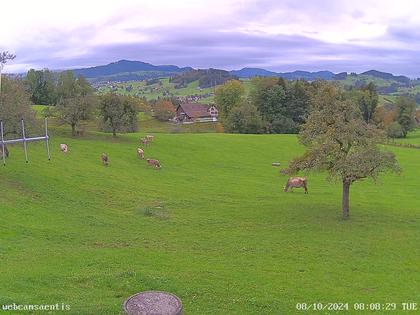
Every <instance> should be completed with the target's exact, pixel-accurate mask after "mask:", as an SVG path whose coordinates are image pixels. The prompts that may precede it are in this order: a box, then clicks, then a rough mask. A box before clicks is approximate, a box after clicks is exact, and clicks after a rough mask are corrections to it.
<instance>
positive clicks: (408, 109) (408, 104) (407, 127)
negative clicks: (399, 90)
mask: <svg viewBox="0 0 420 315" xmlns="http://www.w3.org/2000/svg"><path fill="white" fill-rule="evenodd" d="M395 104H396V106H397V110H396V120H397V122H398V123H399V124H400V126H401V129H402V135H403V137H404V138H405V137H406V136H407V133H408V132H409V131H411V130H413V129H414V128H415V127H416V122H415V117H416V106H417V105H416V101H415V100H414V99H412V98H408V97H405V96H400V97H398V98H397V101H396V102H395Z"/></svg>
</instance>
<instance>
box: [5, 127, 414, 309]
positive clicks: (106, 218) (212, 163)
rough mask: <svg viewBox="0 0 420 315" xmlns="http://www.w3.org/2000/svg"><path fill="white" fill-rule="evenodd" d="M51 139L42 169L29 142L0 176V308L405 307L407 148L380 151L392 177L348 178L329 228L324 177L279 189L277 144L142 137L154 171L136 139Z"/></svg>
mask: <svg viewBox="0 0 420 315" xmlns="http://www.w3.org/2000/svg"><path fill="white" fill-rule="evenodd" d="M143 130H144V129H143ZM157 131H158V130H157ZM51 133H52V141H51V145H52V149H53V150H52V153H53V156H52V160H51V161H50V162H48V161H47V160H46V158H45V150H44V147H43V144H30V145H29V156H30V163H29V164H25V163H24V162H23V160H24V158H23V152H22V150H21V148H20V147H18V146H15V147H11V148H10V151H11V155H10V158H9V160H8V161H7V166H6V167H2V168H1V169H0V200H1V206H0V213H1V220H0V265H1V272H0V304H8V303H13V302H15V303H20V304H44V303H45V304H47V303H67V304H70V305H71V311H70V312H67V314H102V315H106V314H121V313H122V311H121V305H122V303H123V301H124V300H125V299H126V298H127V297H128V296H130V295H132V294H134V293H136V292H139V291H143V290H165V291H170V292H172V293H174V294H176V295H177V296H179V297H180V298H181V299H182V301H183V304H184V309H185V314H309V313H308V312H298V311H296V310H295V305H296V303H300V302H306V303H314V302H323V303H326V302H348V303H354V302H366V303H368V302H380V303H387V302H395V303H401V302H410V301H411V302H419V301H418V297H419V295H420V286H419V281H420V264H419V257H420V246H419V243H420V212H419V209H420V201H419V199H418V194H419V185H418V178H419V177H420V168H419V167H418V163H419V158H420V151H419V150H414V149H408V148H391V149H392V150H393V151H394V152H395V153H396V154H397V157H398V159H399V162H400V164H401V167H402V168H403V173H402V174H401V175H399V176H397V175H387V176H384V177H383V178H382V180H381V183H380V184H379V185H374V184H373V183H372V182H370V181H366V182H362V183H357V184H355V185H354V187H353V188H352V191H351V209H350V215H351V219H350V220H348V221H342V220H341V219H340V215H341V213H340V188H341V187H340V185H339V184H334V183H328V182H326V181H325V175H324V174H313V175H310V176H309V194H308V195H305V194H303V191H302V190H299V189H297V190H296V191H295V192H293V193H284V192H283V191H282V187H283V184H284V182H285V180H286V178H285V177H284V176H280V175H279V172H278V169H277V168H273V167H271V163H272V162H275V161H279V162H281V163H282V164H283V165H285V164H286V162H287V161H288V160H290V159H291V158H292V157H294V156H295V155H297V154H300V153H302V148H301V147H300V146H299V145H298V144H297V140H296V137H295V136H292V135H228V134H215V133H213V134H168V133H155V142H154V143H153V144H152V146H151V147H150V148H147V149H146V156H147V157H152V158H157V159H159V160H160V161H161V163H162V165H163V168H162V170H160V171H156V170H154V169H152V168H149V167H147V166H146V163H145V162H144V161H141V160H138V158H137V157H136V154H135V149H136V147H137V145H138V139H139V137H140V136H142V135H144V134H143V133H141V134H130V135H124V136H119V137H117V138H116V139H113V138H112V136H109V135H106V134H102V133H92V134H88V135H87V136H86V137H83V138H71V137H67V136H64V135H63V134H62V132H61V131H59V129H57V130H52V132H51ZM60 134H61V135H60ZM63 142H64V143H67V144H68V145H69V148H70V152H69V154H68V155H67V156H65V155H63V154H61V153H60V152H59V150H58V146H59V143H63ZM101 152H107V153H108V154H109V157H110V166H109V167H103V166H102V165H101V163H100V160H99V155H100V154H101ZM416 299H417V300H416ZM351 307H352V306H351V305H350V308H351ZM62 313H64V312H62ZM363 313H369V312H368V311H365V312H360V311H359V312H355V311H349V312H340V314H363ZM380 313H381V312H376V314H380ZM15 314H16V312H15ZM316 314H335V313H334V312H330V313H328V312H316ZM392 314H403V312H401V311H400V312H399V311H394V312H392Z"/></svg>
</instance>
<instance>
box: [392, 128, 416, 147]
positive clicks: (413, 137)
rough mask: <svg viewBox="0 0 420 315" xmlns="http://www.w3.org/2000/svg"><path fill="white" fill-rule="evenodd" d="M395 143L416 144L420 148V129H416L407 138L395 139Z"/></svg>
mask: <svg viewBox="0 0 420 315" xmlns="http://www.w3.org/2000/svg"><path fill="white" fill-rule="evenodd" d="M395 142H398V143H409V144H415V145H419V146H420V129H416V130H414V131H412V132H409V133H408V134H407V138H402V139H395Z"/></svg>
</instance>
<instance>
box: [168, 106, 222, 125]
mask: <svg viewBox="0 0 420 315" xmlns="http://www.w3.org/2000/svg"><path fill="white" fill-rule="evenodd" d="M218 116H219V111H218V110H217V108H216V106H214V105H211V106H207V105H203V104H196V103H186V104H181V105H179V106H178V107H177V109H176V117H175V121H177V122H179V123H194V122H212V121H217V117H218Z"/></svg>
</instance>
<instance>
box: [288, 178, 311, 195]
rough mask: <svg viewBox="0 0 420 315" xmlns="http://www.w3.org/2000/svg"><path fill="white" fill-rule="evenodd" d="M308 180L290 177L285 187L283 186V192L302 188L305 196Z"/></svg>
mask: <svg viewBox="0 0 420 315" xmlns="http://www.w3.org/2000/svg"><path fill="white" fill-rule="evenodd" d="M307 185H308V180H307V179H306V177H290V178H289V179H288V180H287V183H286V186H284V191H285V192H287V191H288V190H289V188H290V189H292V188H300V187H303V188H304V189H305V194H307V193H308V186H307Z"/></svg>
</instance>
